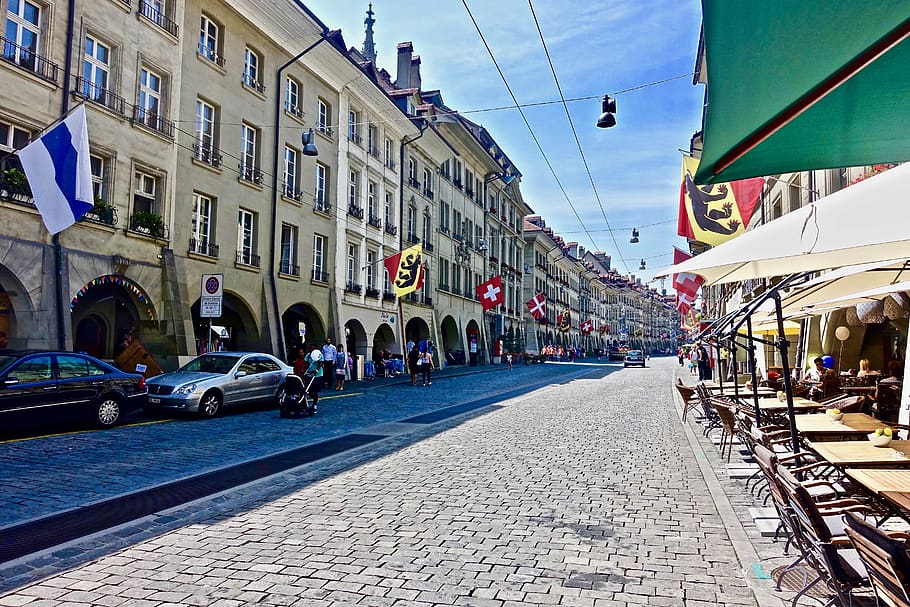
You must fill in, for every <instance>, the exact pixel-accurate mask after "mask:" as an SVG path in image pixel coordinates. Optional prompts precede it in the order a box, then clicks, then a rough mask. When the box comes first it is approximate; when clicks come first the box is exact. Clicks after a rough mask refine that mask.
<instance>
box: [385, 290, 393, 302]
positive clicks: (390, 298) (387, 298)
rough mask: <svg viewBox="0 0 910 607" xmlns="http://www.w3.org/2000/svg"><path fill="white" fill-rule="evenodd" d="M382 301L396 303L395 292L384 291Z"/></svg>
mask: <svg viewBox="0 0 910 607" xmlns="http://www.w3.org/2000/svg"><path fill="white" fill-rule="evenodd" d="M382 301H395V292H394V291H383V292H382Z"/></svg>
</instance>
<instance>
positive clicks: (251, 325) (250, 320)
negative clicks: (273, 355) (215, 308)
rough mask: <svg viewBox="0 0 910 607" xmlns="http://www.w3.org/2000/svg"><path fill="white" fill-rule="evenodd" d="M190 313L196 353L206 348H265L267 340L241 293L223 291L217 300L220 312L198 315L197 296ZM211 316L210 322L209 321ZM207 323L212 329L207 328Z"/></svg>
mask: <svg viewBox="0 0 910 607" xmlns="http://www.w3.org/2000/svg"><path fill="white" fill-rule="evenodd" d="M190 312H191V314H192V317H193V333H194V335H195V337H196V351H197V353H201V352H207V351H210V350H214V349H218V350H228V351H234V352H269V351H270V350H271V347H272V346H271V343H270V341H269V340H268V339H263V336H262V335H261V334H260V330H259V325H258V324H257V323H256V317H255V316H254V315H253V311H252V309H251V308H250V305H249V304H248V303H247V302H246V300H244V299H243V298H242V297H240V296H239V295H237V294H236V293H233V292H231V291H225V292H224V296H223V298H222V301H221V316H220V317H218V318H212V319H208V318H202V317H200V316H199V300H198V299H197V300H196V301H195V303H193V305H192V307H191V308H190ZM210 320H211V322H210ZM210 324H211V327H212V331H211V332H209V325H210Z"/></svg>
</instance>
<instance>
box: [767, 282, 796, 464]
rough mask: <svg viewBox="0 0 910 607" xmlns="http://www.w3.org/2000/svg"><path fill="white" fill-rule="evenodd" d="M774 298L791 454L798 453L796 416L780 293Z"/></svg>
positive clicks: (775, 294)
mask: <svg viewBox="0 0 910 607" xmlns="http://www.w3.org/2000/svg"><path fill="white" fill-rule="evenodd" d="M771 297H773V298H774V311H775V313H776V314H777V333H778V337H777V349H778V351H779V352H780V358H781V361H780V364H781V365H782V366H783V376H784V392H786V394H787V419H788V420H789V422H790V442H791V443H792V446H793V453H799V434H798V433H797V432H796V415H795V412H794V411H793V387H792V384H791V381H790V363H789V361H788V360H787V345H788V344H787V335H786V333H785V332H784V314H783V310H782V309H781V303H780V293H779V292H776V291H775V293H774V294H773V295H772V296H771Z"/></svg>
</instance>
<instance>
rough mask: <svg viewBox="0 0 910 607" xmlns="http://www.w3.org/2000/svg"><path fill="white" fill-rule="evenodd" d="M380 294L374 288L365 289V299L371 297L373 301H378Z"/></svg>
mask: <svg viewBox="0 0 910 607" xmlns="http://www.w3.org/2000/svg"><path fill="white" fill-rule="evenodd" d="M380 295H381V292H380V291H379V289H377V288H375V287H367V297H372V298H373V299H379V296H380Z"/></svg>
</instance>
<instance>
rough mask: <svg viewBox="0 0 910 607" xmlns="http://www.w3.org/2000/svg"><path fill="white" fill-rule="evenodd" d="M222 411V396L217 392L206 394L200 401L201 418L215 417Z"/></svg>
mask: <svg viewBox="0 0 910 607" xmlns="http://www.w3.org/2000/svg"><path fill="white" fill-rule="evenodd" d="M219 411H221V395H220V394H218V393H217V392H206V393H205V394H203V395H202V398H201V399H199V416H200V417H215V416H216V415H218V412H219Z"/></svg>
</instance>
